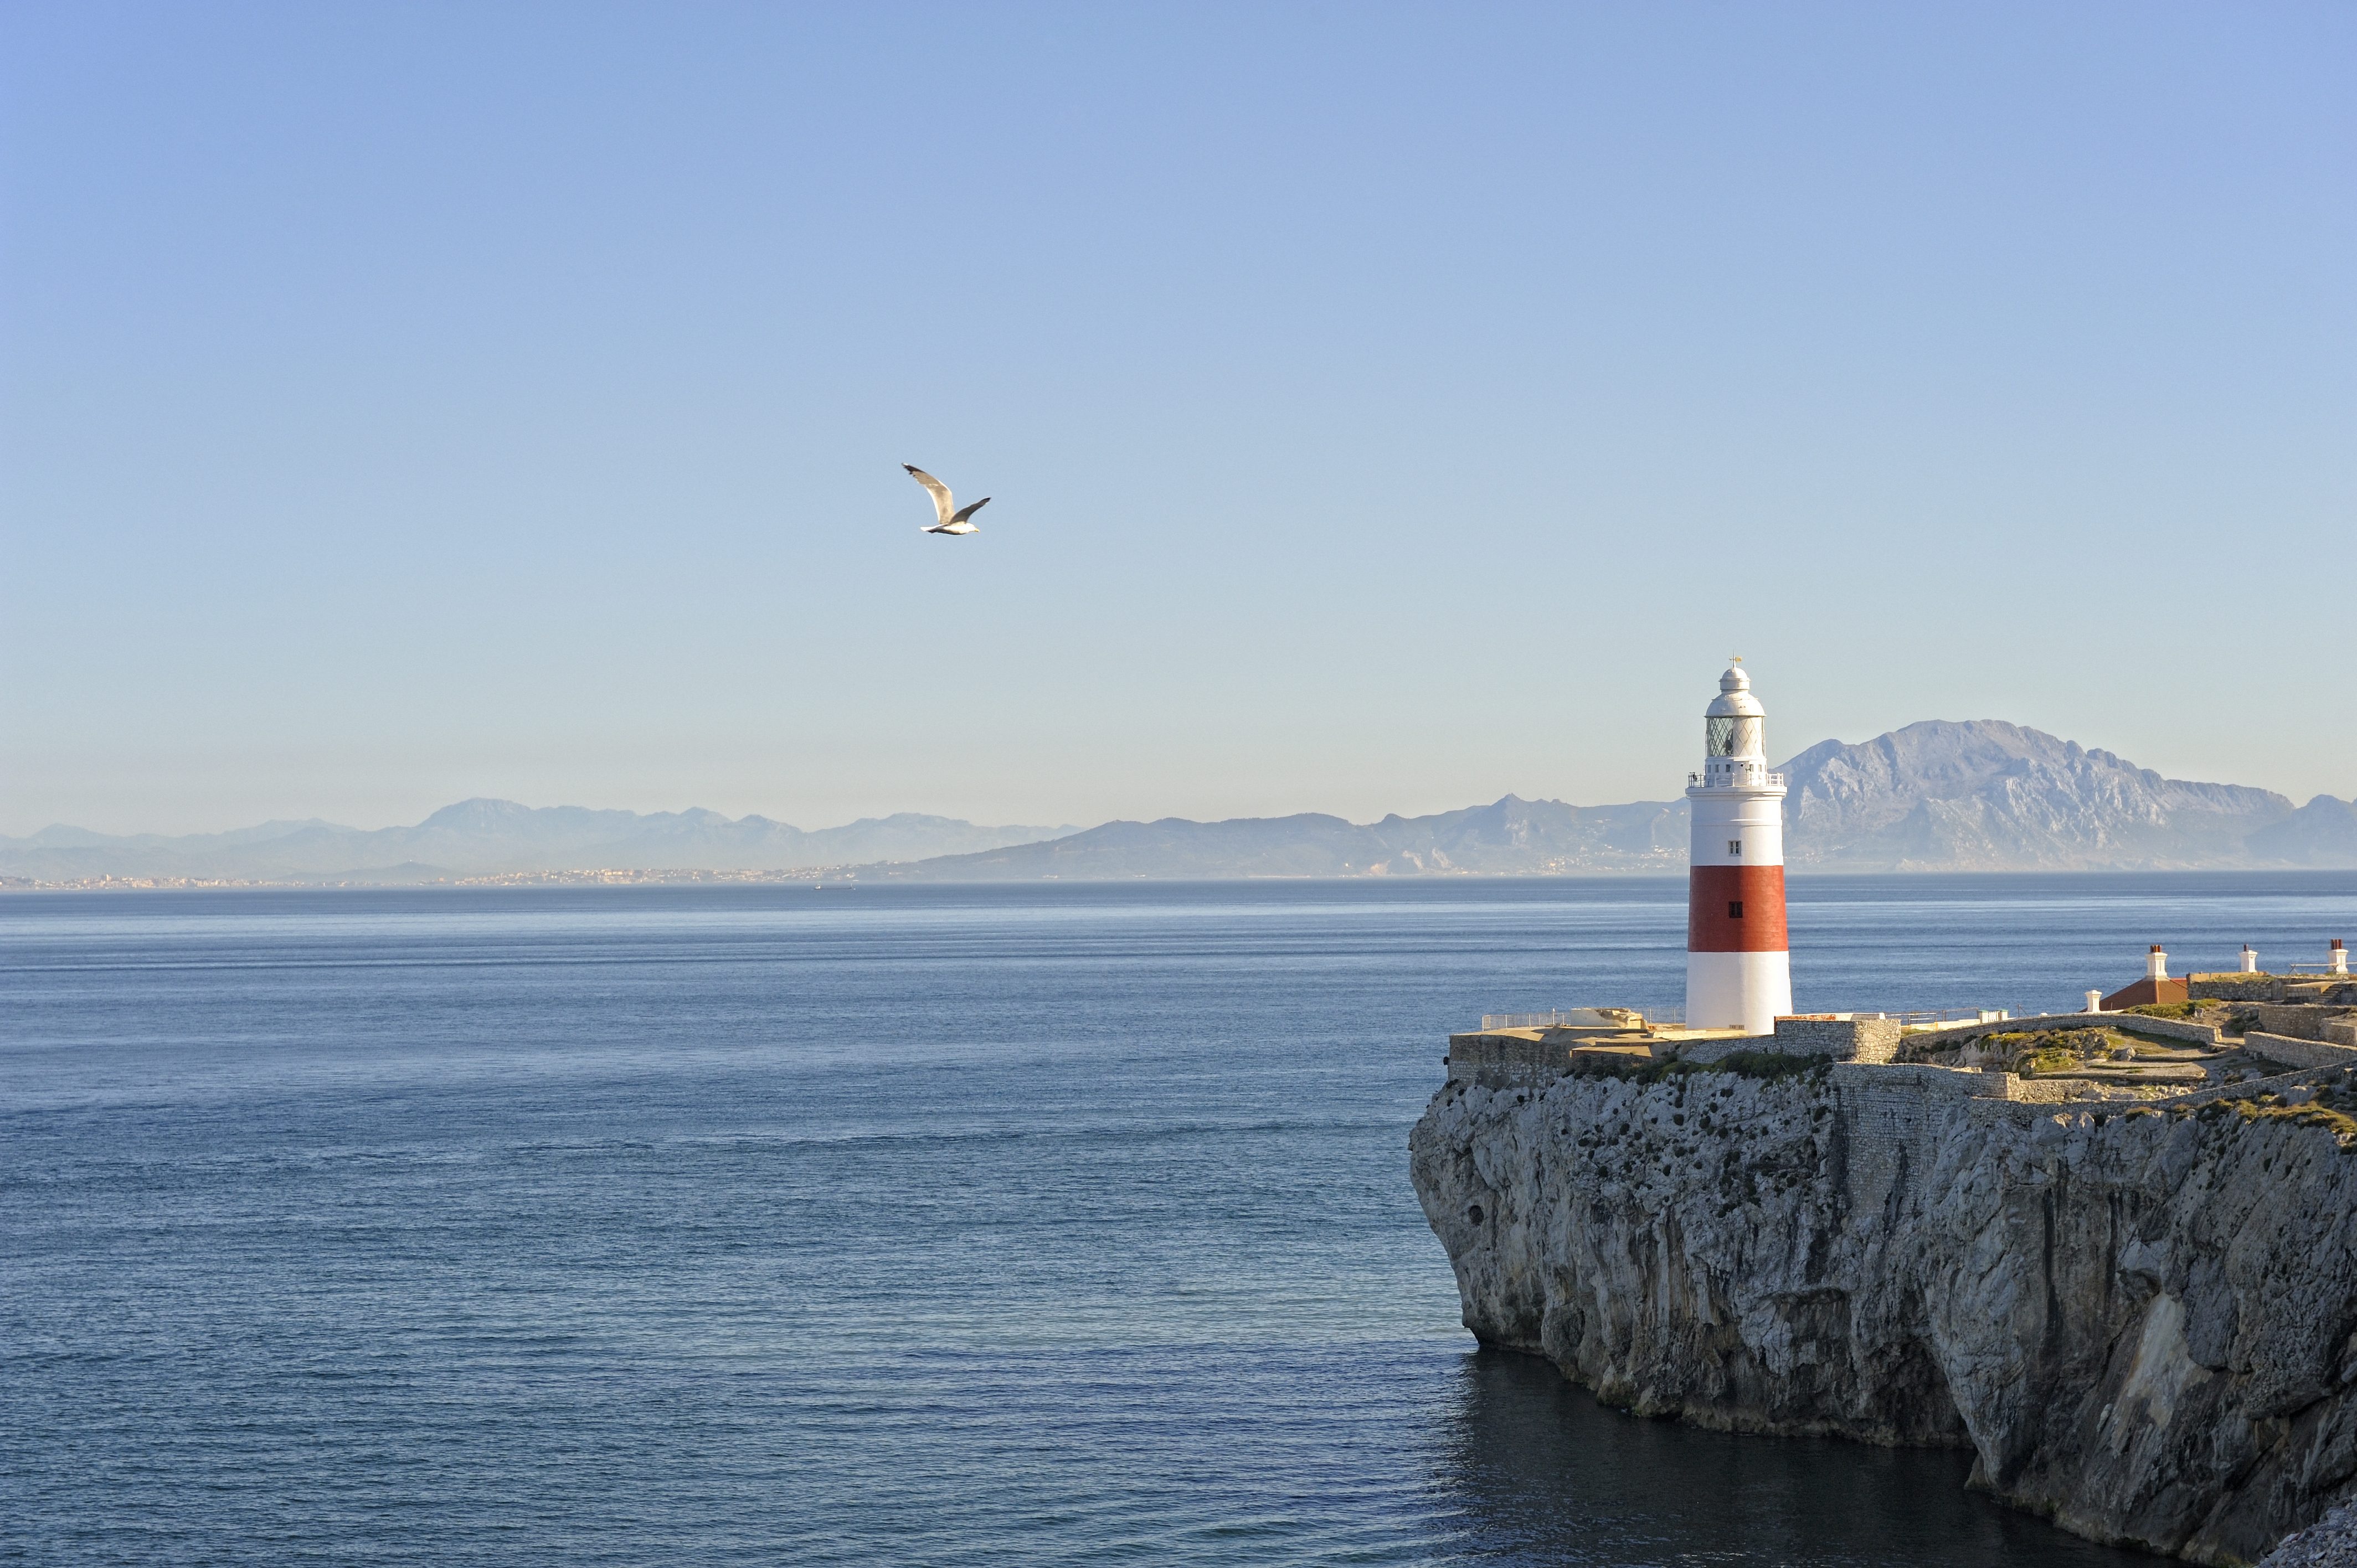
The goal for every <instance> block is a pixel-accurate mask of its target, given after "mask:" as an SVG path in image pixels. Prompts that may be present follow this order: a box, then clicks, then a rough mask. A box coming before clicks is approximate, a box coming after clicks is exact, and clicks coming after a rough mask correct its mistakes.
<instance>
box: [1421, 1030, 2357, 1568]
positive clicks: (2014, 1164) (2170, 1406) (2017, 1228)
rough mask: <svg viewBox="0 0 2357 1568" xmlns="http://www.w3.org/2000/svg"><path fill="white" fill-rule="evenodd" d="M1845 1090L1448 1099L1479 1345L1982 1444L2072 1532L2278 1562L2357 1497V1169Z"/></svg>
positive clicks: (2332, 1156) (2152, 1126) (2182, 1137)
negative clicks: (2272, 1557) (2283, 1547)
mask: <svg viewBox="0 0 2357 1568" xmlns="http://www.w3.org/2000/svg"><path fill="white" fill-rule="evenodd" d="M1409 1150H1410V1162H1411V1169H1412V1172H1413V1175H1414V1178H1415V1187H1416V1192H1417V1195H1418V1197H1420V1198H1421V1199H1422V1201H1423V1204H1424V1209H1425V1213H1426V1218H1427V1219H1429V1220H1430V1221H1431V1224H1432V1228H1433V1230H1434V1231H1435V1233H1436V1234H1437V1235H1438V1236H1439V1238H1440V1240H1441V1241H1442V1243H1443V1244H1444V1245H1445V1246H1446V1247H1447V1249H1448V1255H1449V1260H1450V1262H1451V1264H1452V1265H1453V1266H1454V1268H1455V1270H1456V1273H1457V1282H1458V1292H1459V1294H1460V1296H1461V1298H1462V1301H1463V1305H1464V1318H1465V1324H1466V1326H1467V1327H1469V1328H1470V1329H1471V1330H1472V1331H1473V1332H1474V1333H1475V1334H1476V1335H1478V1336H1479V1337H1480V1338H1481V1339H1482V1340H1484V1341H1485V1342H1487V1343H1490V1344H1492V1345H1496V1346H1501V1347H1505V1348H1514V1349H1520V1350H1525V1351H1530V1352H1534V1353H1535V1354H1539V1355H1543V1356H1545V1357H1546V1358H1548V1359H1551V1360H1552V1361H1554V1362H1555V1365H1556V1366H1557V1367H1559V1368H1560V1369H1562V1370H1563V1372H1564V1373H1565V1375H1566V1376H1568V1377H1570V1378H1572V1379H1574V1380H1577V1381H1579V1382H1582V1383H1584V1384H1587V1386H1588V1387H1590V1388H1592V1389H1594V1390H1595V1391H1597V1393H1598V1396H1599V1397H1601V1398H1603V1399H1605V1400H1607V1401H1609V1402H1612V1403H1614V1404H1618V1405H1622V1406H1625V1407H1627V1408H1629V1409H1631V1410H1633V1411H1636V1412H1641V1413H1647V1414H1661V1415H1676V1416H1680V1417H1683V1418H1684V1419H1686V1420H1689V1421H1694V1422H1696V1423H1702V1424H1706V1425H1709V1426H1714V1427H1719V1428H1727V1429H1733V1430H1738V1431H1746V1432H1760V1433H1782V1434H1835V1435H1842V1436H1847V1437H1853V1438H1857V1439H1860V1440H1862V1441H1866V1442H1870V1443H1882V1444H1954V1445H1961V1446H1969V1447H1971V1448H1972V1449H1973V1450H1974V1451H1975V1455H1977V1463H1976V1464H1975V1469H1974V1477H1975V1483H1976V1484H1979V1485H1985V1486H1986V1487H1990V1488H1991V1489H1992V1490H1993V1491H1995V1492H1996V1494H1997V1495H1999V1496H2000V1497H2002V1498H2006V1499H2007V1501H2010V1502H2012V1503H2015V1504H2017V1505H2018V1506H2020V1507H2022V1508H2026V1509H2033V1510H2036V1511H2038V1512H2040V1513H2045V1514H2048V1515H2050V1516H2051V1517H2052V1518H2053V1519H2054V1520H2055V1521H2056V1522H2057V1523H2059V1524H2061V1526H2062V1527H2063V1528H2065V1529H2068V1530H2075V1531H2077V1532H2079V1533H2081V1534H2083V1535H2087V1536H2091V1537H2093V1538H2095V1539H2098V1540H2104V1541H2120V1542H2126V1543H2132V1544H2138V1545H2144V1546H2147V1547H2150V1548H2152V1549H2155V1550H2158V1551H2163V1552H2174V1553H2179V1554H2181V1555H2183V1556H2186V1557H2189V1558H2191V1559H2194V1560H2196V1561H2201V1562H2213V1563H2231V1562H2248V1561H2251V1560H2254V1559H2256V1558H2257V1557H2259V1556H2261V1555H2262V1554H2264V1553H2265V1552H2266V1551H2267V1550H2268V1548H2269V1547H2271V1546H2272V1545H2274V1544H2275V1542H2276V1541H2277V1540H2278V1539H2280V1538H2281V1537H2282V1536H2283V1535H2284V1534H2285V1533H2286V1532H2287V1531H2289V1530H2294V1529H2297V1528H2298V1527H2300V1526H2302V1525H2305V1524H2307V1523H2309V1522H2310V1521H2311V1520H2315V1519H2316V1518H2317V1517H2318V1516H2319V1514H2321V1513H2322V1512H2323V1511H2324V1509H2326V1508H2327V1506H2329V1505H2330V1503H2331V1502H2333V1501H2334V1500H2335V1499H2336V1498H2339V1497H2340V1496H2341V1495H2343V1494H2345V1493H2346V1492H2347V1491H2348V1490H2349V1489H2350V1487H2351V1483H2352V1477H2357V1400H2352V1396H2351V1390H2352V1384H2357V1341H2352V1329H2357V1256H2352V1213H2357V1202H2353V1201H2352V1200H2357V1179H2353V1178H2357V1151H2352V1150H2350V1149H2347V1148H2344V1147H2343V1146H2342V1144H2341V1140H2340V1137H2339V1136H2338V1135H2337V1134H2336V1133H2335V1132H2334V1131H2332V1130H2331V1129H2330V1127H2327V1126H2322V1125H2312V1124H2301V1123H2298V1122H2292V1121H2289V1120H2283V1119H2275V1120H2260V1121H2255V1122H2246V1121H2244V1120H2243V1119H2242V1118H2240V1117H2239V1116H2237V1115H2235V1114H2234V1113H2233V1111H2232V1109H2231V1108H2225V1109H2220V1110H2212V1111H2211V1112H2209V1113H2208V1114H2206V1115H2204V1114H2199V1113H2178V1114H2155V1113H2152V1112H2143V1113H2138V1114H2127V1115H2115V1116H2106V1117H2102V1118H2095V1117H2091V1116H2089V1115H2086V1114H2084V1113H2068V1114H2065V1113H2060V1112H2058V1113H2051V1114H2042V1115H2037V1116H2034V1117H2025V1116H2024V1115H2023V1113H2022V1111H2021V1110H2020V1109H2019V1108H1997V1107H1989V1106H1983V1107H1980V1108H1977V1109H1968V1108H1966V1107H1964V1106H1962V1105H1956V1104H1952V1103H1945V1102H1934V1101H1923V1100H1921V1099H1915V1098H1911V1097H1910V1096H1908V1095H1906V1094H1903V1093H1899V1092H1895V1091H1890V1090H1871V1089H1860V1088H1858V1087H1857V1074H1856V1073H1855V1072H1853V1073H1851V1074H1849V1075H1846V1077H1845V1075H1842V1074H1839V1073H1835V1074H1834V1075H1819V1076H1813V1077H1803V1078H1800V1079H1785V1080H1782V1081H1781V1082H1765V1081H1761V1080H1760V1079H1749V1078H1744V1077H1740V1076H1738V1075H1736V1074H1733V1073H1703V1074H1695V1075H1694V1076H1692V1077H1690V1078H1687V1079H1683V1080H1671V1081H1669V1082H1664V1083H1658V1084H1653V1085H1649V1086H1648V1085H1637V1084H1633V1083H1630V1082H1625V1081H1621V1080H1618V1079H1579V1078H1567V1079H1560V1080H1558V1081H1556V1082H1555V1084H1554V1085H1553V1086H1552V1087H1550V1088H1549V1089H1547V1090H1544V1092H1543V1093H1540V1092H1533V1091H1527V1090H1523V1091H1517V1090H1502V1091H1491V1090H1482V1089H1480V1088H1478V1087H1470V1086H1466V1087H1458V1086H1454V1085H1452V1086H1451V1087H1450V1088H1448V1089H1447V1090H1443V1092H1442V1093H1441V1094H1440V1095H1439V1096H1437V1097H1436V1098H1435V1100H1434V1101H1433V1102H1432V1104H1431V1105H1430V1106H1429V1107H1428V1108H1427V1110H1426V1112H1425V1115H1424V1117H1423V1119H1422V1120H1421V1121H1420V1122H1418V1123H1417V1124H1416V1127H1415V1131H1414V1133H1412V1134H1411V1136H1410V1139H1409Z"/></svg>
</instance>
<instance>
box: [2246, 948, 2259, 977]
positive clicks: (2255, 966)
mask: <svg viewBox="0 0 2357 1568" xmlns="http://www.w3.org/2000/svg"><path fill="white" fill-rule="evenodd" d="M2243 972H2244V974H2256V973H2258V972H2259V955H2258V954H2257V953H2255V952H2253V951H2252V950H2251V944H2250V943H2248V942H2244V944H2243Z"/></svg>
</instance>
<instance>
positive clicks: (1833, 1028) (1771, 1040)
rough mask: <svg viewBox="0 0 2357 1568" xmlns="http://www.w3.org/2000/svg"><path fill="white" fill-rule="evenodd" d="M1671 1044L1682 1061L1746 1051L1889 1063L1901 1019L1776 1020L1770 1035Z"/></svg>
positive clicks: (1708, 1059)
mask: <svg viewBox="0 0 2357 1568" xmlns="http://www.w3.org/2000/svg"><path fill="white" fill-rule="evenodd" d="M1671 1048H1672V1050H1673V1051H1674V1054H1675V1055H1676V1057H1677V1058H1678V1060H1680V1061H1682V1062H1715V1061H1723V1060H1725V1059H1726V1058H1728V1057H1731V1056H1738V1055H1741V1054H1743V1053H1745V1052H1747V1051H1759V1052H1766V1053H1770V1054H1772V1055H1775V1056H1784V1057H1831V1058H1834V1059H1835V1061H1860V1062H1887V1061H1889V1059H1890V1058H1892V1057H1893V1056H1896V1055H1897V1054H1898V1051H1899V1020H1898V1019H1896V1018H1779V1019H1777V1020H1776V1032H1775V1033H1774V1034H1772V1035H1738V1036H1735V1037H1734V1038H1732V1039H1725V1040H1691V1041H1679V1042H1675V1043H1674V1044H1672V1047H1671Z"/></svg>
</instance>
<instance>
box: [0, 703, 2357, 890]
mask: <svg viewBox="0 0 2357 1568" xmlns="http://www.w3.org/2000/svg"><path fill="white" fill-rule="evenodd" d="M1780 771H1781V772H1782V773H1783V774H1784V775H1785V776H1786V777H1787V779H1789V781H1790V794H1789V797H1788V805H1787V828H1786V832H1787V841H1786V860H1787V864H1788V865H1790V866H1791V868H1792V870H1793V871H1794V872H1796V873H1825V872H1837V873H1850V874H1875V873H1887V872H1902V873H1903V872H1947V871H2197V870H2217V871H2248V870H2269V869H2280V870H2292V869H2311V870H2320V869H2357V803H2352V802H2351V801H2347V800H2340V799H2337V798H2335V797H2333V796H2330V795H2319V796H2318V797H2316V798H2315V799H2314V800H2310V801H2309V802H2308V803H2307V804H2306V805H2301V806H2296V805H2295V804H2294V803H2293V802H2292V801H2291V800H2287V799H2286V798H2285V797H2284V796H2282V795H2279V794H2276V793H2275V792H2274V791H2272V790H2267V789H2253V788H2250V787H2248V786H2244V785H2236V784H2212V783H2200V782H2193V781H2189V780H2185V779H2165V778H2163V777H2161V776H2160V775H2159V774H2158V773H2155V772H2152V771H2151V770H2149V769H2147V768H2137V767H2136V765H2135V764H2134V763H2132V762H2129V761H2126V759H2124V758H2122V757H2116V756H2114V755H2113V754H2112V753H2110V752H2107V751H2102V750H2096V749H2091V748H2087V747H2083V746H2080V745H2078V744H2077V743H2076V742H2072V741H2065V740H2061V739H2059V738H2057V737H2056V736H2050V735H2047V734H2044V733H2043V732H2041V731H2039V730H2034V729H2029V728H2025V727H2023V726H2021V725H2012V724H2007V723H2004V722H2002V721H1998V720H1986V719H1985V720H1975V721H1971V722H1968V723H1953V722H1948V721H1944V720H1932V721H1927V722H1924V723H1921V724H1915V725H1908V726H1907V727H1906V728H1904V729H1900V730H1894V731H1892V732H1890V733H1889V734H1887V735H1883V736H1877V737H1876V738H1874V739H1873V740H1870V741H1865V742H1861V743H1859V744H1857V745H1847V744H1845V743H1842V742H1839V741H1831V740H1828V741H1824V742H1821V743H1819V744H1818V745H1816V746H1811V747H1809V748H1808V749H1807V750H1806V751H1803V752H1802V753H1801V754H1800V755H1799V756H1797V757H1793V758H1792V760H1791V761H1789V762H1787V763H1785V764H1783V766H1782V768H1781V769H1780ZM1688 837H1689V834H1688V830H1687V825H1686V802H1685V801H1684V799H1683V798H1678V799H1671V800H1635V801H1630V802H1626V803H1624V804H1620V805H1608V806H1575V805H1570V804H1567V803H1566V802H1564V801H1561V800H1523V799H1522V798H1521V797H1519V796H1515V795H1506V796H1503V797H1501V798H1500V799H1499V800H1494V801H1492V802H1491V803H1490V804H1488V805H1485V806H1473V807H1468V808H1466V809H1464V810H1461V811H1444V812H1438V813H1435V814H1432V815H1428V816H1420V817H1402V816H1396V815H1394V816H1388V817H1385V818H1383V820H1382V821H1380V822H1365V823H1359V822H1348V821H1346V820H1344V819H1343V818H1340V817H1337V816H1329V815H1325V814H1322V813H1318V812H1303V813H1299V814H1297V815H1293V816H1285V817H1243V818H1235V819H1232V820H1229V821H1225V822H1193V821H1189V820H1188V819H1185V818H1178V817H1167V818H1163V819H1161V820H1160V821H1157V822H1105V823H1103V824H1100V825H1099V826H1096V827H1092V828H1088V829H1085V830H1083V829H1080V828H1075V827H1072V826H1069V825H1067V826H1061V827H1046V826H996V827H993V826H982V825H977V824H975V823H973V822H962V821H958V820H956V819H953V818H948V817H937V816H924V815H920V814H916V813H909V812H904V813H899V814H897V815H894V816H888V817H877V818H866V819H863V820H861V821H859V822H850V823H846V824H845V825H844V826H842V827H838V828H825V829H820V830H816V831H805V830H803V829H801V828H797V827H794V826H792V825H791V824H789V823H785V822H774V821H771V820H770V819H769V818H765V817H759V816H748V817H741V818H735V819H731V818H728V817H724V816H722V815H720V814H719V813H718V812H716V811H666V812H655V813H649V814H641V813H639V812H635V811H591V810H587V809H584V808H581V807H575V806H558V807H541V808H534V807H528V806H522V805H518V804H516V803H515V802H513V801H507V800H467V801H461V802H459V803H458V804H457V805H454V806H449V807H446V808H444V809H443V810H441V811H436V812H435V813H434V814H433V815H432V816H430V817H428V818H426V819H425V821H424V822H420V823H418V824H417V825H416V826H414V827H407V828H382V829H374V830H361V829H354V828H346V827H340V826H338V825H337V824H335V823H331V822H272V823H265V824H263V825H262V826H259V827H254V828H246V829H242V830H239V831H236V832H224V833H198V834H188V835H184V836H179V837H167V836H162V835H156V834H136V835H128V836H124V835H109V834H102V833H94V832H86V831H84V830H81V829H77V828H70V827H64V826H57V827H51V828H48V829H44V830H43V831H42V832H38V833H35V834H32V835H29V836H27V837H24V838H0V889H16V890H34V891H39V890H49V889H103V888H110V887H124V886H132V887H143V888H154V887H167V886H168V887H234V886H592V885H603V886H613V885H619V886H639V885H652V884H697V883H727V882H747V883H762V882H771V883H794V882H805V883H807V882H813V881H816V880H821V879H827V880H836V879H840V880H844V881H847V882H856V881H863V880H864V881H871V882H872V881H923V882H1036V881H1138V880H1156V881H1204V880H1226V879H1231V878H1237V879H1243V878H1257V877H1289V878H1300V877H1359V876H1514V877H1528V876H1596V875H1678V874H1682V873H1683V872H1684V870H1685V859H1686V843H1687V839H1688Z"/></svg>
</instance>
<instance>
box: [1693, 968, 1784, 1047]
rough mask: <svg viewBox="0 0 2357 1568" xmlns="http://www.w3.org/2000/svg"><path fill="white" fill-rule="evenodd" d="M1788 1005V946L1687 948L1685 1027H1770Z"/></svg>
mask: <svg viewBox="0 0 2357 1568" xmlns="http://www.w3.org/2000/svg"><path fill="white" fill-rule="evenodd" d="M1791 1011H1792V954H1791V953H1789V952H1690V953H1688V954H1686V1027H1687V1028H1689V1029H1741V1030H1744V1031H1745V1032H1746V1033H1749V1034H1753V1035H1765V1034H1770V1033H1772V1032H1773V1031H1774V1029H1775V1027H1776V1017H1777V1015H1779V1014H1781V1013H1790V1012H1791Z"/></svg>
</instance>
